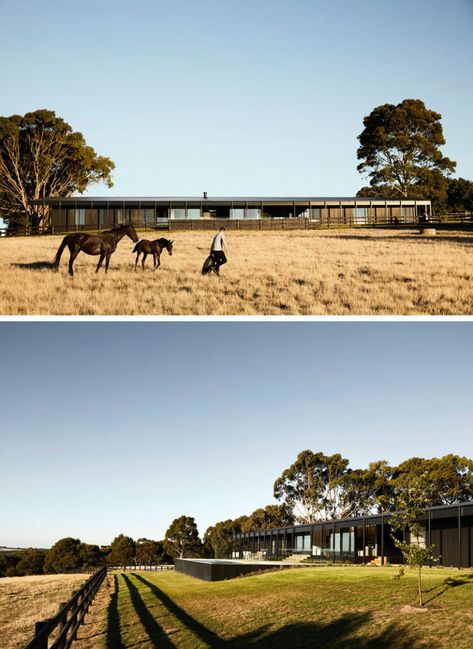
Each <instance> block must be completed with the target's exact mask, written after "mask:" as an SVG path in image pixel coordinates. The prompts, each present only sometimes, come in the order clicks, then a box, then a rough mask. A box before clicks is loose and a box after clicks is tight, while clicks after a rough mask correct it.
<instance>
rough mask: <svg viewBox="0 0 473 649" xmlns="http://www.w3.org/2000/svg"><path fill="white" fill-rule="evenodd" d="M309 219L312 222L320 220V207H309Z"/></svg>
mask: <svg viewBox="0 0 473 649" xmlns="http://www.w3.org/2000/svg"><path fill="white" fill-rule="evenodd" d="M310 218H311V219H313V220H314V221H321V220H322V208H321V207H311V208H310Z"/></svg>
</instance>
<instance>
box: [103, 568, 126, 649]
mask: <svg viewBox="0 0 473 649" xmlns="http://www.w3.org/2000/svg"><path fill="white" fill-rule="evenodd" d="M113 583H114V591H113V593H112V596H111V597H110V602H109V605H108V609H107V636H106V639H105V647H106V649H125V645H124V644H123V642H122V636H121V633H120V615H119V613H118V578H117V575H113Z"/></svg>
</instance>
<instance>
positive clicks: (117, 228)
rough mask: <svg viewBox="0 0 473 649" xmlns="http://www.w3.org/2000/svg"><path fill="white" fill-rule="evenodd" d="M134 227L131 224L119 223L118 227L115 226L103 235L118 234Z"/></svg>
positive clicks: (103, 231)
mask: <svg viewBox="0 0 473 649" xmlns="http://www.w3.org/2000/svg"><path fill="white" fill-rule="evenodd" d="M130 225H132V224H131V223H119V224H118V225H114V226H113V228H111V229H110V230H102V234H108V233H110V232H117V231H118V230H123V229H125V228H127V227H129V226H130Z"/></svg>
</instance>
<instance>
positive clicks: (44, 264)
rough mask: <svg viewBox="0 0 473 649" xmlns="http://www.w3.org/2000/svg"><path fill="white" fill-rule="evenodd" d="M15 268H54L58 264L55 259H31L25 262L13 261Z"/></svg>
mask: <svg viewBox="0 0 473 649" xmlns="http://www.w3.org/2000/svg"><path fill="white" fill-rule="evenodd" d="M11 265H12V266H15V268H23V269H26V270H54V269H55V267H56V265H55V263H54V262H53V261H29V262H25V263H18V262H17V263H12V264H11Z"/></svg>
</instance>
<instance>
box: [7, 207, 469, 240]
mask: <svg viewBox="0 0 473 649" xmlns="http://www.w3.org/2000/svg"><path fill="white" fill-rule="evenodd" d="M222 225H223V226H225V228H227V229H229V230H246V231H255V230H260V231H261V230H263V231H264V230H319V229H321V230H324V229H330V228H347V227H353V228H360V229H363V228H376V227H379V228H416V227H429V226H430V227H432V226H434V227H438V228H439V229H455V228H460V229H468V230H471V229H473V213H472V212H457V213H448V214H432V215H429V218H428V220H422V218H420V217H419V218H416V219H411V218H409V219H403V218H392V217H377V218H375V219H368V220H367V221H366V222H363V221H361V220H356V219H353V218H352V217H350V218H341V217H328V218H327V219H326V220H324V221H317V220H313V219H309V218H263V219H243V220H242V219H169V220H166V221H165V222H159V223H156V224H151V223H150V224H149V225H148V226H145V225H144V224H140V223H136V224H135V227H136V228H137V229H138V230H144V229H146V230H153V229H154V230H166V231H176V230H191V231H193V230H195V231H201V230H215V229H218V228H219V227H221V226H222ZM110 227H112V226H111V225H103V226H100V227H96V226H94V225H93V224H89V225H86V224H81V225H78V224H70V225H69V226H67V227H66V226H58V225H54V226H52V225H48V226H45V227H42V226H40V227H39V228H38V229H37V230H35V231H33V230H32V229H31V228H29V227H27V228H26V229H24V230H21V231H15V232H9V231H8V228H6V227H0V238H2V237H7V236H25V235H27V236H28V235H29V236H34V235H45V234H63V235H64V234H66V233H71V232H98V231H100V230H107V229H109V228H110Z"/></svg>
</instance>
